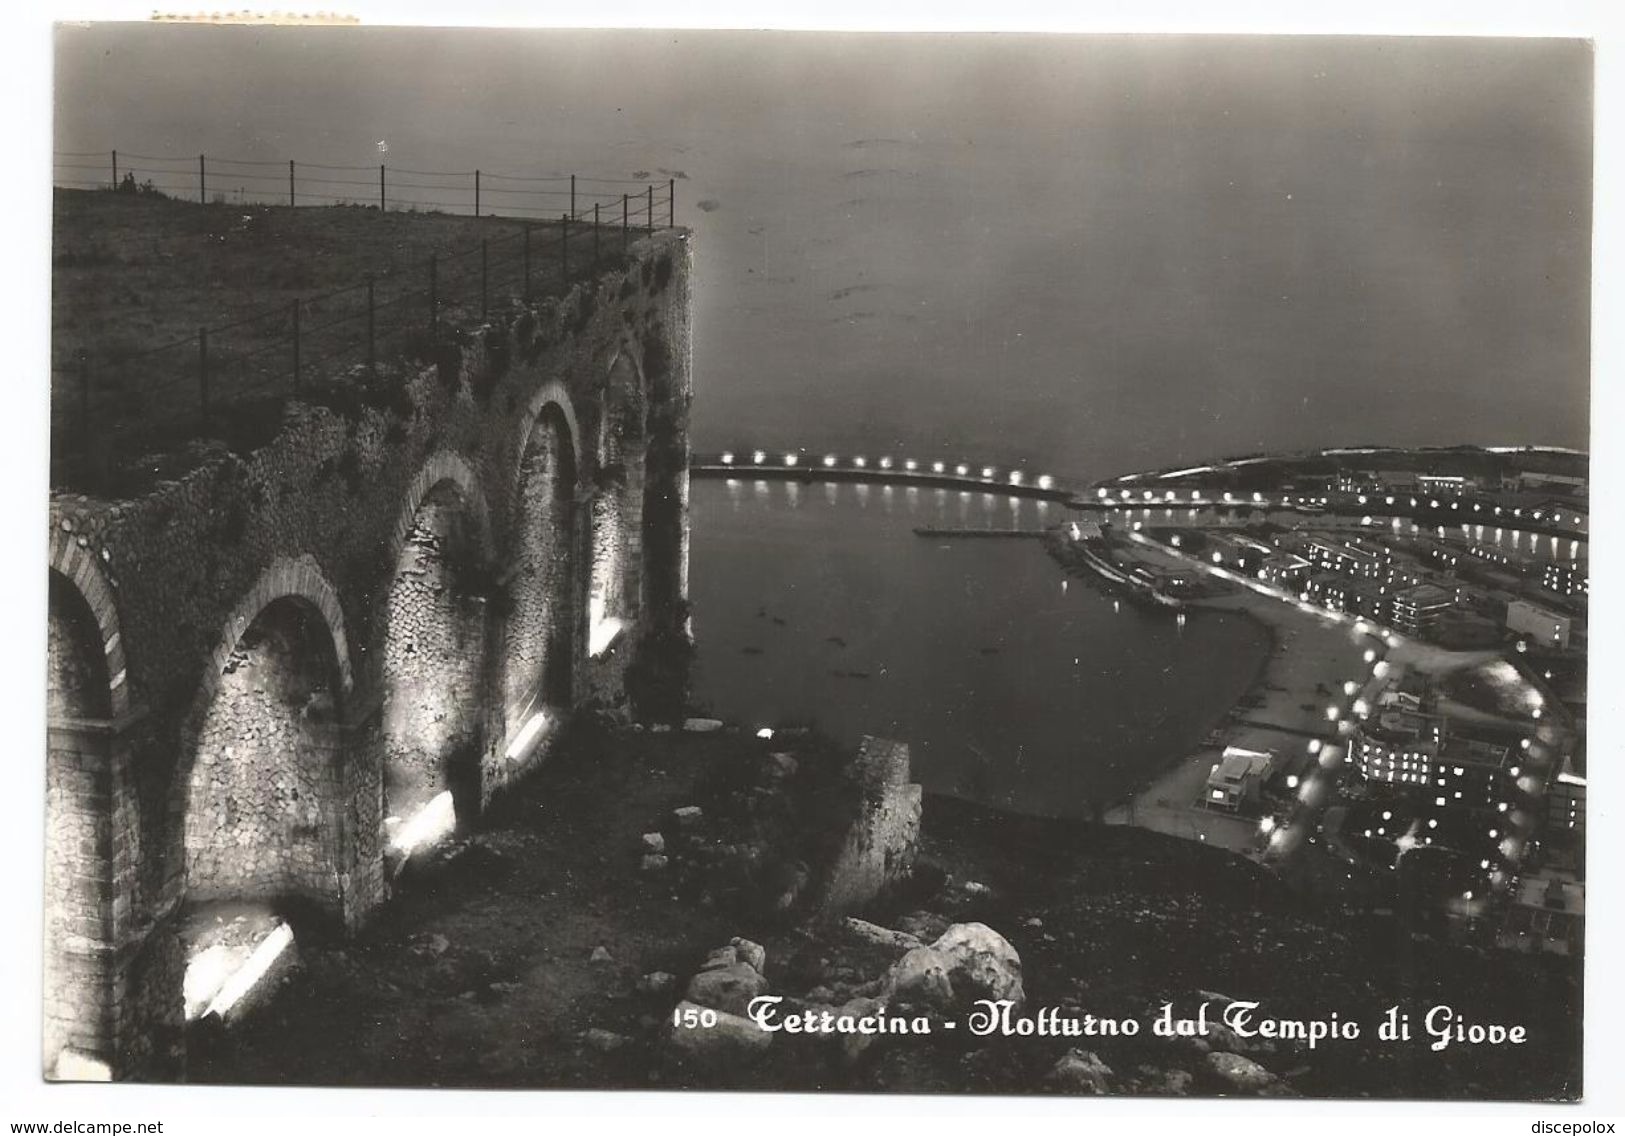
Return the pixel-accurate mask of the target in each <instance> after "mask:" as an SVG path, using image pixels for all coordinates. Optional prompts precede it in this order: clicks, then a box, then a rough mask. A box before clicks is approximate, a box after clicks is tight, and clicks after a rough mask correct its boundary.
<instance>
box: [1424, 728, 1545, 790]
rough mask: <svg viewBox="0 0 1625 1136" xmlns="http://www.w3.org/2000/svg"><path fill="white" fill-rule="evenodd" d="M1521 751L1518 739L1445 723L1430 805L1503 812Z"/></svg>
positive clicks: (1494, 732)
mask: <svg viewBox="0 0 1625 1136" xmlns="http://www.w3.org/2000/svg"><path fill="white" fill-rule="evenodd" d="M1522 752H1523V751H1522V749H1521V748H1520V746H1519V744H1518V739H1515V738H1512V737H1509V736H1508V735H1507V734H1505V733H1503V732H1500V731H1490V730H1482V729H1479V728H1477V727H1469V726H1463V725H1462V724H1461V723H1459V722H1450V723H1448V725H1447V728H1446V730H1445V733H1444V736H1443V738H1442V739H1441V741H1440V745H1439V757H1438V760H1437V762H1436V763H1435V765H1434V768H1433V784H1432V786H1431V787H1430V789H1431V791H1432V793H1433V796H1434V800H1433V803H1434V804H1435V805H1443V806H1451V807H1457V806H1459V807H1461V808H1471V809H1494V810H1496V811H1498V812H1504V811H1505V809H1504V808H1503V806H1510V804H1511V797H1512V789H1513V783H1514V782H1515V781H1516V780H1517V777H1518V774H1519V773H1520V772H1521V769H1520V767H1519V765H1518V761H1519V755H1520V754H1521V753H1522Z"/></svg>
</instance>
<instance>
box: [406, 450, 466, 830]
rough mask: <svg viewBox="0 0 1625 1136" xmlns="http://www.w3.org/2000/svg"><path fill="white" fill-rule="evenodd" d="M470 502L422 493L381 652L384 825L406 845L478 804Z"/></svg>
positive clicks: (450, 487) (459, 495)
mask: <svg viewBox="0 0 1625 1136" xmlns="http://www.w3.org/2000/svg"><path fill="white" fill-rule="evenodd" d="M481 553H482V549H481V546H480V534H479V531H478V529H477V524H476V516H475V514H474V513H473V511H472V509H471V502H470V501H468V500H467V499H466V495H465V493H464V491H463V490H462V489H460V488H459V487H458V486H457V484H456V483H454V482H452V481H450V480H446V481H442V482H440V483H439V484H437V485H435V486H434V487H433V488H432V489H430V490H429V492H428V493H427V494H426V495H425V496H424V497H423V500H422V502H421V503H420V504H419V505H418V507H417V511H416V513H415V514H414V515H413V518H412V525H411V528H410V529H409V530H408V531H407V535H406V541H405V543H404V545H403V547H402V549H401V555H400V559H399V560H398V561H397V562H396V566H395V578H394V581H393V582H392V584H391V585H390V590H389V607H388V627H387V628H386V630H385V636H384V659H383V684H384V702H383V723H382V732H383V751H384V770H383V775H384V814H385V819H384V825H385V829H386V831H387V832H388V834H389V841H390V845H391V848H392V849H393V850H394V851H395V852H397V853H399V854H402V855H404V854H407V853H410V852H411V851H412V850H413V849H414V848H417V847H421V846H423V845H425V844H429V843H433V842H434V841H435V840H438V839H439V838H440V837H442V836H444V835H445V834H446V833H447V832H449V831H450V830H451V828H452V827H453V826H454V824H455V818H456V817H457V816H468V815H472V813H473V812H474V811H475V810H477V809H478V807H479V792H480V781H479V750H480V733H481V729H480V727H481V722H482V717H481V715H482V706H483V702H484V699H483V697H482V694H483V690H482V679H483V675H484V662H485V645H486V598H485V594H484V591H485V589H484V588H483V586H482V585H481V582H480V575H481V573H482V572H483V565H482V561H481Z"/></svg>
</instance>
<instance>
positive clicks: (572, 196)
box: [570, 174, 576, 217]
mask: <svg viewBox="0 0 1625 1136" xmlns="http://www.w3.org/2000/svg"><path fill="white" fill-rule="evenodd" d="M575 215H576V175H575V174H571V175H570V216H572V217H574V216H575Z"/></svg>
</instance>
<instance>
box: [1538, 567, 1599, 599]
mask: <svg viewBox="0 0 1625 1136" xmlns="http://www.w3.org/2000/svg"><path fill="white" fill-rule="evenodd" d="M1540 586H1541V587H1543V588H1545V589H1546V590H1547V591H1548V592H1555V593H1556V594H1557V595H1560V596H1563V597H1564V598H1565V599H1572V598H1575V597H1588V596H1590V594H1591V580H1590V577H1589V576H1588V575H1587V571H1586V569H1585V568H1583V567H1581V566H1580V565H1578V564H1559V563H1557V562H1556V561H1553V562H1552V563H1550V564H1547V565H1546V566H1545V567H1544V568H1543V569H1542V570H1541V575H1540Z"/></svg>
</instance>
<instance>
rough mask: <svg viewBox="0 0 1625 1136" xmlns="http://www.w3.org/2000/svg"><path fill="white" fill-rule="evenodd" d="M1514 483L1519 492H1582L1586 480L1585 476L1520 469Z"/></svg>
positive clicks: (1584, 488)
mask: <svg viewBox="0 0 1625 1136" xmlns="http://www.w3.org/2000/svg"><path fill="white" fill-rule="evenodd" d="M1515 484H1516V485H1517V488H1518V491H1519V492H1521V493H1551V492H1559V493H1584V492H1585V491H1586V485H1587V482H1586V479H1585V478H1583V477H1576V476H1574V475H1572V474H1566V473H1536V472H1534V471H1532V470H1522V471H1520V472H1519V473H1518V476H1517V481H1516V483H1515Z"/></svg>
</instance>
